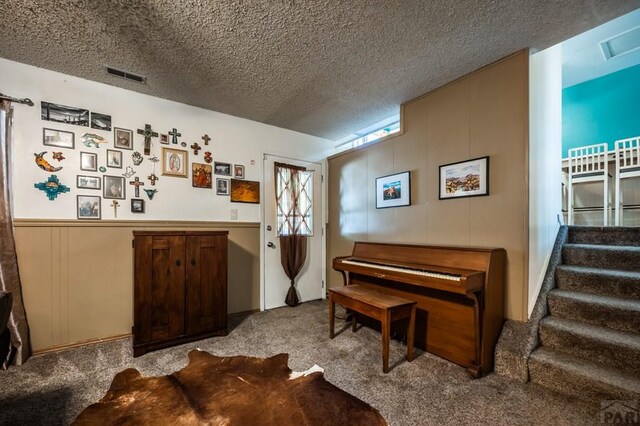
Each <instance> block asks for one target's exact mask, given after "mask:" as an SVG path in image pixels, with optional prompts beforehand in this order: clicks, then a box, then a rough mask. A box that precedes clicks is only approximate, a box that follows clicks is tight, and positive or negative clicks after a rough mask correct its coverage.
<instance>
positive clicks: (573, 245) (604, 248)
mask: <svg viewBox="0 0 640 426" xmlns="http://www.w3.org/2000/svg"><path fill="white" fill-rule="evenodd" d="M564 247H567V248H580V249H591V250H600V251H627V252H638V253H640V246H614V245H606V244H583V243H566V244H564Z"/></svg>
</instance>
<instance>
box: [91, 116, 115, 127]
mask: <svg viewBox="0 0 640 426" xmlns="http://www.w3.org/2000/svg"><path fill="white" fill-rule="evenodd" d="M91 128H92V129H98V130H111V116H110V115H107V114H100V113H98V112H92V113H91Z"/></svg>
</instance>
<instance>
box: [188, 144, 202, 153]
mask: <svg viewBox="0 0 640 426" xmlns="http://www.w3.org/2000/svg"><path fill="white" fill-rule="evenodd" d="M190 148H191V149H192V150H193V155H198V151H200V150H201V149H202V147H201V146H200V145H198V142H194V143H192V144H191V147H190Z"/></svg>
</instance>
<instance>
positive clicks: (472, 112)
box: [327, 51, 529, 321]
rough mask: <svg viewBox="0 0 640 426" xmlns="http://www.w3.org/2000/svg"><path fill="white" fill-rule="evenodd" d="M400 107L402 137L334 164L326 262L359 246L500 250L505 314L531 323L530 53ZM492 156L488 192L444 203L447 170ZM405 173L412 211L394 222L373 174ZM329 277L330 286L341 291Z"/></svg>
mask: <svg viewBox="0 0 640 426" xmlns="http://www.w3.org/2000/svg"><path fill="white" fill-rule="evenodd" d="M403 109H404V116H403V119H404V122H403V123H404V133H403V134H402V135H399V136H397V137H394V138H390V139H387V140H385V141H384V142H381V143H377V144H374V145H371V146H369V147H366V148H360V149H358V150H354V151H351V152H348V153H346V154H343V155H338V156H335V157H333V158H330V159H329V228H328V230H329V235H328V254H327V260H328V262H331V260H332V259H333V258H334V257H336V256H346V255H349V254H350V253H351V250H352V248H353V242H354V241H379V242H385V241H388V242H399V243H400V242H406V243H416V244H440V245H448V246H451V245H460V246H483V247H503V248H505V249H506V250H507V265H508V267H507V279H506V280H505V281H506V291H505V297H506V303H505V316H506V317H507V318H510V319H516V320H522V321H523V320H526V318H527V312H526V303H525V295H526V291H527V289H526V286H527V272H526V259H527V256H528V252H527V250H528V249H527V245H528V242H527V238H528V237H527V229H528V200H527V174H528V166H527V150H528V111H529V110H528V52H525V51H523V52H519V53H517V54H515V55H513V56H511V57H509V58H506V59H504V60H502V61H500V62H498V63H495V64H493V65H490V66H488V67H485V68H483V69H481V70H479V71H477V72H475V73H473V74H471V75H469V76H467V77H464V78H461V79H459V80H457V81H455V82H453V83H450V84H448V85H446V86H443V87H442V88H440V89H437V90H435V91H433V92H430V93H428V94H426V95H424V96H421V97H420V98H417V99H415V100H413V101H410V102H408V103H406V104H405V105H404V107H403ZM485 155H488V156H490V192H491V194H490V196H488V197H476V198H465V199H453V200H439V199H438V182H439V166H440V165H443V164H447V163H452V162H457V161H464V160H467V159H471V158H476V157H481V156H485ZM384 160H386V162H385V161H384ZM404 170H411V173H412V176H411V184H412V205H411V206H410V207H402V208H396V209H387V211H392V212H393V216H391V217H390V216H389V215H388V214H387V213H386V211H385V213H379V212H375V202H371V201H370V200H373V197H374V190H373V188H374V186H373V185H374V182H375V178H376V177H379V176H382V175H385V174H389V173H396V172H401V171H404ZM364 192H367V193H366V194H363V193H364ZM364 197H367V200H368V201H369V202H364V203H363V198H364ZM354 230H357V232H352V231H354ZM328 271H329V273H328V279H329V286H330V287H332V286H336V285H341V277H340V276H339V274H337V273H335V272H334V271H331V268H330V267H329V268H328Z"/></svg>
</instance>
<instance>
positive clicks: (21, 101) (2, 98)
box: [0, 93, 33, 106]
mask: <svg viewBox="0 0 640 426" xmlns="http://www.w3.org/2000/svg"><path fill="white" fill-rule="evenodd" d="M0 101H10V102H15V103H17V104H25V105H29V106H33V101H32V100H31V99H29V98H22V99H21V98H14V97H11V96H7V95H4V94H2V93H0Z"/></svg>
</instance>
